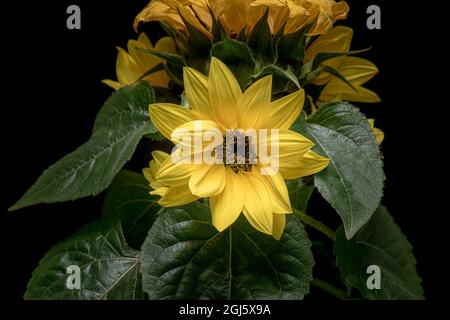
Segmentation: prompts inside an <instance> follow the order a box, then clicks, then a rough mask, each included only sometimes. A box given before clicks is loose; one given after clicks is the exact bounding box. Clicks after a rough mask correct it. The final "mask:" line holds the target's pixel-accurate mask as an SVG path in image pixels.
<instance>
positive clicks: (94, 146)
mask: <svg viewBox="0 0 450 320" xmlns="http://www.w3.org/2000/svg"><path fill="white" fill-rule="evenodd" d="M154 101H155V94H154V92H153V89H152V87H151V86H150V85H149V84H148V83H147V82H146V81H142V82H139V83H138V84H137V85H135V86H130V87H126V88H122V89H120V90H118V91H116V92H114V93H113V94H112V96H111V97H110V98H109V99H108V100H107V101H106V103H105V105H104V106H103V108H102V109H101V110H100V112H99V114H98V116H97V119H96V121H95V125H94V129H93V133H92V137H91V138H90V140H89V141H88V142H87V143H85V144H84V145H82V146H81V147H79V148H78V149H77V150H75V151H74V152H72V153H71V154H69V155H67V156H65V157H64V158H62V159H61V160H59V161H58V162H57V163H55V164H54V165H52V166H51V167H50V168H48V169H47V170H46V171H44V173H43V174H42V175H41V177H39V179H38V180H37V181H36V183H35V184H34V185H33V186H32V187H31V188H30V189H29V190H28V191H27V192H26V193H25V195H24V196H23V197H22V198H21V199H20V200H19V201H18V202H17V203H16V204H15V205H13V206H12V207H11V208H10V210H16V209H20V208H24V207H27V206H31V205H34V204H38V203H51V202H60V201H67V200H75V199H79V198H83V197H87V196H93V195H97V194H99V193H100V192H102V191H103V190H105V189H106V188H107V187H108V186H109V184H110V183H111V182H112V180H113V179H114V176H115V175H116V174H117V173H118V172H119V170H120V169H122V167H123V165H124V164H125V163H126V162H127V161H128V160H129V159H130V158H131V156H132V155H133V153H134V151H135V149H136V147H137V144H138V143H139V141H140V139H141V138H142V136H143V135H145V134H153V133H156V132H157V129H156V128H155V127H154V126H153V125H152V123H151V122H150V120H149V115H148V105H149V104H150V103H153V102H154Z"/></svg>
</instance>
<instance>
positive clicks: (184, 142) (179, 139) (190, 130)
mask: <svg viewBox="0 0 450 320" xmlns="http://www.w3.org/2000/svg"><path fill="white" fill-rule="evenodd" d="M216 140H217V141H216ZM171 141H172V142H173V143H174V144H176V145H177V146H178V147H179V148H181V149H182V151H183V152H184V151H186V152H187V154H184V153H183V156H189V155H190V154H192V155H197V157H198V158H197V159H195V158H191V161H193V162H192V163H194V164H200V163H202V161H201V160H202V158H203V157H201V158H199V157H200V156H202V155H203V154H204V153H206V152H214V150H215V146H216V145H220V146H221V145H222V144H223V133H222V129H221V128H220V126H219V125H218V124H217V123H216V122H214V121H211V120H196V121H191V122H187V123H185V124H183V125H181V126H179V127H178V128H176V129H175V131H173V132H172V136H171ZM215 143H216V144H215ZM211 146H213V148H212V149H211ZM209 164H211V163H209Z"/></svg>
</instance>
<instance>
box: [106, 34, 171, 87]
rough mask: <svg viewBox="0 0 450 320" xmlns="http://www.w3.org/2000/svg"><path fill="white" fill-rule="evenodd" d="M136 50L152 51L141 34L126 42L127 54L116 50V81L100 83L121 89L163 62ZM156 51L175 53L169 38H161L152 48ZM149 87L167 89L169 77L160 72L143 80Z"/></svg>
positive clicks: (148, 41) (144, 36) (146, 38)
mask: <svg viewBox="0 0 450 320" xmlns="http://www.w3.org/2000/svg"><path fill="white" fill-rule="evenodd" d="M137 48H144V49H153V45H152V43H151V42H150V40H149V39H148V37H147V36H146V35H145V33H141V34H140V35H139V37H138V40H129V41H128V52H127V51H125V50H124V49H122V48H117V50H118V51H119V54H118V56H117V62H116V75H117V79H118V81H113V80H103V81H102V82H103V83H104V84H106V85H108V86H110V87H111V88H113V89H115V90H118V89H120V88H121V87H124V86H127V85H130V84H133V83H135V82H136V81H137V80H139V79H140V78H141V77H142V76H143V75H144V74H145V73H146V72H148V71H150V70H151V69H152V68H153V67H155V66H157V65H158V64H159V63H163V62H164V60H162V59H160V58H158V57H155V56H153V55H150V54H148V53H145V52H142V51H140V50H138V49H137ZM154 49H155V50H158V51H164V52H169V53H175V52H176V50H175V44H174V42H173V41H172V39H171V38H169V37H164V38H161V39H160V40H159V41H158V42H157V43H156V46H155V48H154ZM144 80H147V81H148V82H149V83H150V84H151V85H153V86H156V87H163V88H167V87H168V84H169V76H168V75H167V73H166V71H164V70H160V71H157V72H155V73H153V74H151V75H149V76H147V77H145V78H144Z"/></svg>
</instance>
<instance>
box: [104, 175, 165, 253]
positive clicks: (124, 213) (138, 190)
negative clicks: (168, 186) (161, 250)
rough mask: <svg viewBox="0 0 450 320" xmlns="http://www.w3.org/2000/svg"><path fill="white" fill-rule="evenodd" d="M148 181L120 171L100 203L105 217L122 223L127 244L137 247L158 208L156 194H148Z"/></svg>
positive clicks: (141, 241) (145, 234)
mask: <svg viewBox="0 0 450 320" xmlns="http://www.w3.org/2000/svg"><path fill="white" fill-rule="evenodd" d="M150 191H151V188H150V186H149V182H148V181H147V180H146V179H145V178H144V176H142V175H140V174H137V173H134V172H132V171H121V172H119V174H118V175H117V176H116V178H115V179H114V181H113V183H112V184H111V187H110V188H109V190H108V194H107V195H106V198H105V203H104V205H103V215H104V217H106V218H110V219H117V220H120V221H121V222H122V229H123V233H124V234H125V238H126V239H127V241H128V243H129V244H130V246H132V247H133V248H140V246H141V245H142V243H143V242H144V240H145V238H146V237H147V233H148V230H150V227H151V226H152V224H153V222H154V221H155V219H156V215H157V213H158V211H159V210H161V207H160V206H158V205H157V204H156V202H157V201H158V199H159V197H157V196H151V195H150V194H149V192H150Z"/></svg>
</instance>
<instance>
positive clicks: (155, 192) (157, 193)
mask: <svg viewBox="0 0 450 320" xmlns="http://www.w3.org/2000/svg"><path fill="white" fill-rule="evenodd" d="M167 191H169V188H168V187H160V188H157V189H155V190H153V191H151V192H150V194H151V195H152V196H160V197H164V196H165V195H166V193H167Z"/></svg>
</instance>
